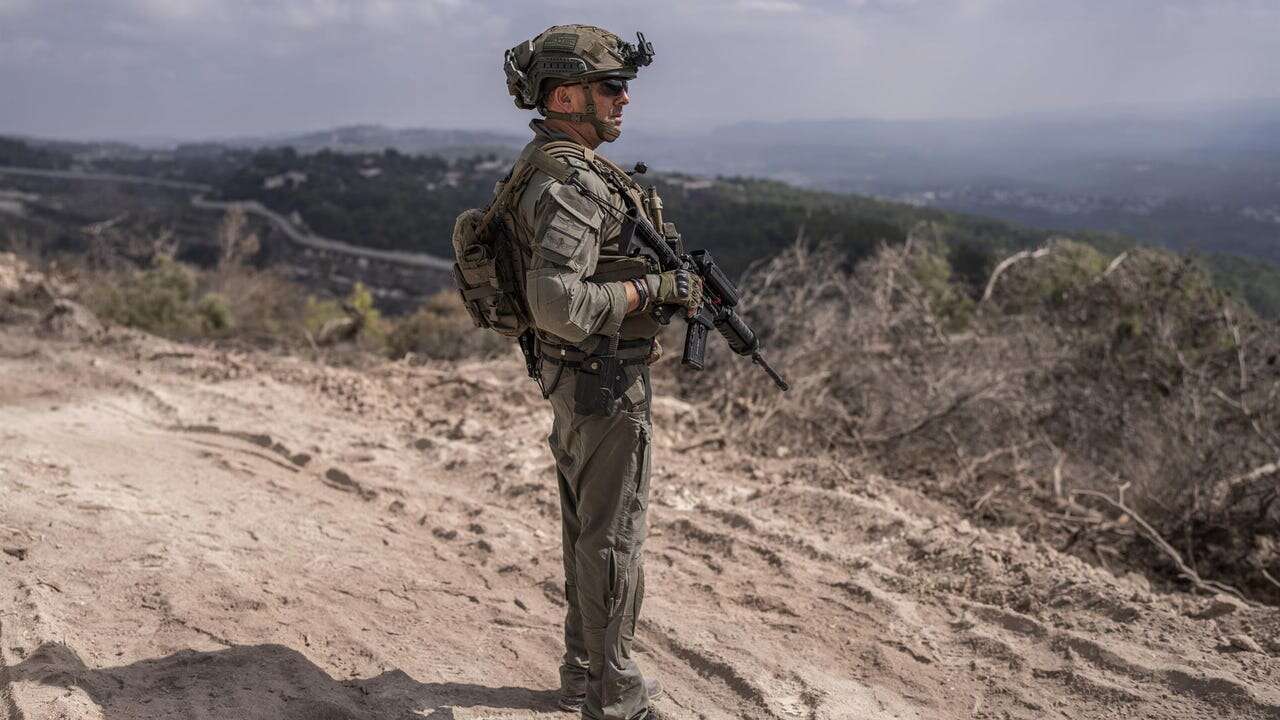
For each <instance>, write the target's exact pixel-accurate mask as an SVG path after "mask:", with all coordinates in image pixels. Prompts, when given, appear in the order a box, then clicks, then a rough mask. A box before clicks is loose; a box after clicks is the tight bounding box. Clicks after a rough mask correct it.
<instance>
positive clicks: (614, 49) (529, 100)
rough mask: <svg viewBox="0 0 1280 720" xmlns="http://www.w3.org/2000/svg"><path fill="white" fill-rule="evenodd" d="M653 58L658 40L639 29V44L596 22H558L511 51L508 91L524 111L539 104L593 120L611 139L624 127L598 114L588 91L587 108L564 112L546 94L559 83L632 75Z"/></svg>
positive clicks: (574, 118) (565, 115)
mask: <svg viewBox="0 0 1280 720" xmlns="http://www.w3.org/2000/svg"><path fill="white" fill-rule="evenodd" d="M651 62H653V43H650V42H648V41H646V40H645V39H644V34H643V33H636V43H635V44H634V45H633V44H632V43H629V42H626V41H624V40H623V39H622V38H620V37H618V36H617V35H614V34H613V33H611V32H609V31H608V30H604V29H602V28H598V27H595V26H593V25H556V26H554V27H550V28H547V29H546V30H545V31H543V32H542V34H540V35H538V36H537V37H535V38H534V39H532V40H526V41H524V42H522V43H520V44H519V45H517V46H515V47H513V48H511V49H510V50H508V51H507V53H506V58H505V63H504V68H505V70H506V73H507V92H509V93H510V94H511V97H512V98H513V99H514V100H515V103H516V107H518V108H520V109H521V110H533V109H535V108H536V109H537V110H538V111H539V112H541V113H542V114H543V115H544V116H546V117H549V118H556V119H559V120H568V121H570V122H589V123H591V125H592V127H594V128H595V129H596V132H597V133H599V135H600V138H601V139H602V140H605V141H606V142H613V141H614V140H617V139H618V136H619V135H621V131H620V130H618V129H617V128H616V127H614V126H613V125H611V124H609V123H607V122H604V121H603V120H600V119H599V118H597V117H596V103H595V98H594V97H593V95H592V93H590V92H588V93H587V108H586V112H580V113H562V112H555V111H551V110H548V109H547V108H546V107H545V106H544V105H543V103H542V100H543V98H544V97H545V93H546V92H547V91H548V90H550V89H551V88H553V87H556V86H557V85H566V84H575V85H578V84H580V85H585V84H587V83H591V82H595V81H597V80H604V79H606V78H622V79H627V80H630V79H632V78H634V77H635V76H636V71H637V70H638V69H639V68H642V67H644V66H646V65H648V64H649V63H651Z"/></svg>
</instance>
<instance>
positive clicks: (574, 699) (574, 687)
mask: <svg viewBox="0 0 1280 720" xmlns="http://www.w3.org/2000/svg"><path fill="white" fill-rule="evenodd" d="M561 675H562V676H563V672H562V673H561ZM644 689H645V692H647V693H648V694H649V701H650V702H652V701H654V700H657V699H659V698H661V697H662V696H663V695H665V694H666V690H664V689H663V688H662V683H661V682H659V681H658V680H657V679H656V678H645V679H644ZM586 701H587V678H586V676H583V677H582V678H581V680H578V679H577V678H574V679H573V680H572V681H570V682H569V683H566V682H565V680H564V678H563V677H561V681H560V702H559V705H560V709H561V710H564V711H566V712H578V711H580V710H582V704H583V703H585V702H586ZM650 712H652V710H650Z"/></svg>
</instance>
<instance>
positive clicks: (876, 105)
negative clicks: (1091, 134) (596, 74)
mask: <svg viewBox="0 0 1280 720" xmlns="http://www.w3.org/2000/svg"><path fill="white" fill-rule="evenodd" d="M565 22H586V23H592V24H598V25H601V26H604V27H606V28H609V29H611V30H613V31H614V32H618V33H620V34H623V35H624V36H626V37H628V38H633V37H634V33H635V30H637V29H639V30H643V31H644V32H645V34H646V36H647V37H648V38H649V40H651V41H652V42H653V43H654V45H655V49H656V51H657V57H656V59H655V61H654V64H653V65H652V66H650V67H649V68H646V69H644V70H642V71H641V75H640V79H639V80H638V81H637V82H636V83H635V84H634V85H633V93H632V95H633V104H632V106H631V108H629V109H628V115H629V116H630V119H629V121H628V125H629V127H636V126H642V127H646V128H651V129H655V130H662V129H667V128H674V127H681V128H693V129H696V128H710V127H713V126H715V125H720V124H726V123H732V122H736V121H739V120H785V119H797V118H803V119H830V118H847V117H879V118H903V117H912V118H921V117H923V118H935V117H960V116H982V115H1002V114H1009V113H1019V112H1027V111H1041V110H1056V109H1063V108H1078V107H1093V106H1100V105H1112V104H1133V103H1146V102H1184V101H1199V100H1215V99H1232V98H1256V97H1274V96H1277V95H1280V61H1278V60H1277V57H1278V55H1280V53H1278V52H1277V50H1278V49H1280V0H818V1H816V2H807V1H803V0H679V1H677V0H647V1H645V2H638V1H634V0H633V1H632V2H628V3H625V4H624V3H616V4H614V3H606V2H601V1H597V2H592V3H574V2H568V1H566V0H524V1H523V2H493V1H490V0H484V1H482V2H463V1H462V0H0V133H3V132H10V133H23V134H32V135H40V136H52V137H81V138H83V137H126V138H139V137H155V136H168V137H177V138H199V137H222V136H230V135H244V134H259V133H276V132H291V131H295V130H313V129H320V128H326V127H331V126H334V125H338V124H350V123H382V124H388V125H395V126H429V127H441V128H446V127H448V128H453V127H477V128H484V129H499V130H512V131H520V130H521V129H522V126H523V124H524V123H525V122H527V118H528V114H527V113H524V112H521V111H518V110H516V109H515V106H514V105H512V103H511V101H510V100H509V99H508V97H507V95H506V88H505V85H504V80H503V75H502V71H501V60H502V53H503V51H504V50H506V49H507V48H508V47H511V46H512V45H514V44H516V43H517V42H519V41H521V40H523V39H527V38H529V37H531V36H533V35H535V34H537V33H538V32H540V31H541V30H543V29H545V28H546V27H547V26H549V25H552V24H559V23H565Z"/></svg>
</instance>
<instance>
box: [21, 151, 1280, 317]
mask: <svg viewBox="0 0 1280 720" xmlns="http://www.w3.org/2000/svg"><path fill="white" fill-rule="evenodd" d="M366 130H367V129H366ZM352 132H354V133H355V135H354V136H355V137H357V138H360V137H365V136H366V135H368V134H370V133H371V134H372V136H373V137H382V135H381V134H379V133H375V132H372V130H369V131H368V133H366V132H364V131H361V132H355V131H354V130H353V131H352ZM340 135H341V134H340ZM341 136H342V137H346V135H341ZM308 147H311V146H308ZM6 148H8V150H6ZM59 148H61V149H59ZM5 152H9V155H8V156H6V155H5V154H4V153H5ZM32 152H37V150H33V149H32V148H30V147H28V146H27V145H24V144H22V143H17V144H13V145H12V146H8V145H6V146H0V165H4V164H7V163H11V162H12V163H16V162H19V161H21V160H22V159H23V158H25V157H27V156H28V155H29V154H30V153H32ZM38 152H40V153H45V154H46V155H47V157H46V155H41V156H40V157H41V158H43V159H42V160H41V162H43V163H46V164H49V165H50V166H56V167H68V166H74V167H79V168H82V169H86V170H89V171H101V172H113V173H125V174H136V175H142V176H147V177H156V178H162V179H165V180H176V181H182V182H198V183H204V184H208V185H211V186H213V187H215V188H216V191H217V193H218V194H219V195H220V196H221V197H222V198H224V199H236V200H256V201H260V202H262V203H263V204H264V205H266V206H267V207H269V208H271V209H273V210H275V211H277V212H279V213H281V214H284V215H286V216H292V217H296V218H298V219H300V220H301V221H302V223H303V224H304V225H305V226H306V227H307V228H308V229H310V230H312V231H314V232H316V233H318V234H320V235H323V236H326V237H330V238H335V239H338V240H342V241H346V242H350V243H353V244H357V245H363V246H368V247H373V248H380V249H389V250H408V251H414V252H427V253H433V254H436V255H441V256H446V257H447V256H448V255H449V254H450V253H451V247H450V242H449V237H450V233H451V231H452V227H453V220H454V218H455V217H456V215H457V214H458V212H460V211H461V209H463V208H466V207H474V206H480V205H482V204H484V203H485V202H487V200H488V198H489V196H490V194H491V192H492V186H493V183H494V182H495V181H496V180H497V179H498V178H499V177H501V175H502V174H503V173H504V172H505V170H506V161H505V160H504V159H503V156H501V155H497V154H492V153H490V154H485V155H472V156H466V157H455V158H453V159H448V160H446V159H444V158H442V157H435V156H422V155H411V154H405V153H402V152H399V151H396V150H391V149H388V150H385V151H382V152H372V153H370V152H356V151H354V150H353V151H350V152H335V151H333V150H331V149H328V148H327V147H326V148H322V149H320V150H318V151H317V152H312V153H304V152H298V151H297V150H295V149H292V148H265V149H256V150H250V149H246V148H243V147H230V146H222V145H217V144H209V145H188V146H180V147H178V148H175V149H173V150H171V151H153V152H143V151H141V150H140V149H134V150H133V151H130V152H119V151H115V150H111V149H110V148H107V147H96V146H95V147H85V146H71V147H66V146H50V147H48V148H42V149H40V150H38ZM23 153H26V154H23ZM59 153H60V154H59ZM6 158H8V159H6ZM639 178H640V180H641V181H642V182H644V183H650V182H652V183H656V184H657V185H658V186H659V187H660V189H661V190H662V192H663V196H664V199H665V200H666V203H667V208H668V210H667V216H668V219H671V220H675V221H676V222H677V224H678V226H679V227H680V229H681V231H682V232H683V233H684V235H685V237H686V240H687V242H688V243H689V244H690V246H692V247H702V248H706V249H709V250H711V251H712V252H713V253H714V254H715V255H716V256H717V257H718V258H720V260H721V263H722V264H723V265H724V266H725V267H726V268H727V269H728V270H729V271H730V272H731V273H733V274H740V273H741V272H743V271H745V270H746V269H747V268H748V267H749V266H750V265H751V264H752V263H755V262H758V261H762V260H764V259H767V258H768V257H771V256H772V255H774V254H776V253H777V252H778V251H779V250H780V249H781V248H783V247H786V246H787V244H788V243H790V242H791V241H792V240H794V239H795V238H796V236H797V235H798V234H801V233H803V234H804V235H805V236H806V237H808V238H816V239H827V240H831V241H833V242H834V243H836V244H837V245H838V246H839V247H841V248H843V249H845V251H846V253H847V256H848V257H849V259H850V261H853V262H856V261H857V260H859V259H862V258H864V257H866V256H868V255H869V254H870V253H871V252H872V251H873V250H874V249H875V248H876V247H879V246H880V245H881V244H885V243H888V244H895V243H901V242H902V241H903V239H904V238H905V237H906V235H907V232H908V231H909V230H910V229H911V228H913V227H915V226H917V225H918V224H919V223H921V222H929V223H933V224H934V225H936V226H937V227H938V228H939V230H940V232H941V238H942V239H943V241H944V242H946V243H947V245H948V247H949V248H950V251H949V261H950V264H951V266H952V268H953V270H954V272H955V273H956V274H957V276H958V277H959V278H960V279H962V280H964V281H966V282H968V283H969V285H970V292H971V293H973V294H975V295H976V293H978V292H980V289H981V287H980V286H981V283H982V282H983V281H984V280H985V278H986V277H987V276H988V275H989V274H990V272H991V271H992V269H993V268H994V267H995V264H996V263H997V262H999V260H1000V259H1001V258H1003V257H1005V256H1007V255H1009V254H1010V253H1012V252H1015V251H1017V250H1022V249H1027V248H1032V247H1039V246H1042V245H1044V244H1045V243H1046V242H1047V241H1048V240H1049V239H1050V238H1052V237H1054V236H1056V235H1058V234H1059V233H1058V232H1055V231H1051V230H1044V229H1036V228H1034V227H1030V226H1027V225H1019V224H1015V223H1010V222H1005V221H1001V220H995V219H992V218H989V217H982V216H980V215H972V214H964V213H957V212H951V211H947V210H943V209H937V208H930V207H919V206H917V205H913V204H909V203H899V202H889V201H885V200H878V199H874V198H870V197H866V196H861V195H850V194H846V193H833V192H822V191H817V190H810V189H802V188H798V187H795V186H792V185H787V184H785V183H781V182H776V181H769V180H760V179H752V178H743V177H722V178H717V179H714V180H712V179H706V178H699V177H694V176H689V175H681V174H675V173H652V174H648V175H643V176H639ZM4 184H5V186H10V185H12V186H13V187H15V188H16V189H19V190H22V191H36V192H39V193H42V194H44V195H46V196H48V198H49V199H52V200H54V201H55V202H56V201H57V199H58V198H59V197H60V196H62V195H71V196H74V195H76V191H75V186H73V185H69V184H67V183H62V184H50V183H48V182H43V183H37V182H33V181H31V180H23V179H19V178H14V177H6V178H4ZM80 195H83V193H80ZM107 197H108V199H109V198H110V197H111V196H107ZM137 199H138V198H137V197H136V193H135V194H133V196H132V197H130V198H129V200H130V201H131V202H133V204H134V205H136V204H137V203H136V200H137ZM89 201H90V202H92V203H94V205H95V206H97V208H98V209H96V210H95V212H97V213H99V215H100V217H99V218H98V219H105V218H109V217H111V216H112V215H113V214H118V213H119V212H123V211H124V210H125V209H127V208H126V207H125V204H124V203H121V206H120V209H118V210H116V211H115V212H114V213H113V212H112V210H111V208H110V207H101V206H102V204H103V203H102V199H101V198H99V197H96V196H95V197H91V198H89ZM85 202H86V200H85V198H84V197H76V198H75V199H74V200H72V201H71V202H66V203H61V209H63V210H67V209H70V210H75V209H77V208H78V207H79V206H82V205H83V204H84V203H85ZM178 212H180V211H175V210H169V211H168V213H169V215H170V217H171V222H172V223H173V224H179V223H184V224H185V225H186V226H187V227H190V226H191V225H192V224H193V220H192V219H191V213H187V212H181V215H182V216H183V217H182V220H181V221H179V220H178V219H177V213H178ZM80 216H81V217H82V218H84V219H83V220H82V221H81V222H82V223H84V224H87V223H88V222H90V220H89V219H88V218H87V217H84V211H83V210H81V212H80ZM1034 217H1036V218H1039V219H1043V220H1045V221H1046V222H1050V221H1052V220H1053V218H1046V217H1042V216H1034ZM158 220H159V221H160V222H164V217H163V215H161V217H159V218H158ZM213 220H214V218H210V217H206V221H205V222H204V223H203V227H204V232H205V233H206V234H210V233H211V231H212V227H213V225H214V224H215V223H214V222H213ZM1119 222H1120V221H1119V220H1117V223H1119ZM1126 222H1128V221H1126ZM14 223H15V221H14V220H12V219H11V218H7V217H6V216H5V215H3V214H0V228H2V227H3V226H4V225H6V224H9V225H12V224H14ZM1118 226H1120V227H1129V226H1128V225H1125V224H1123V223H1121V224H1119V225H1118ZM1193 226H1194V227H1200V228H1201V229H1203V227H1204V226H1200V225H1193V224H1191V223H1187V224H1185V227H1186V228H1191V227H1193ZM1180 227H1181V226H1180ZM1070 229H1071V234H1072V236H1073V237H1076V238H1079V239H1081V240H1083V241H1085V242H1087V243H1089V244H1090V245H1092V246H1094V247H1095V248H1098V249H1099V250H1101V251H1102V252H1104V253H1106V254H1108V255H1112V256H1114V255H1116V254H1118V253H1120V252H1122V251H1123V250H1125V249H1127V248H1130V247H1133V246H1134V245H1135V240H1134V239H1133V238H1132V237H1130V236H1125V235H1119V234H1116V233H1102V232H1095V231H1090V230H1087V229H1081V227H1078V226H1071V228H1070ZM68 231H70V232H68ZM60 232H61V234H62V235H64V236H65V235H68V234H74V229H73V228H64V229H63V230H61V231H60ZM1197 232H1198V231H1197ZM52 234H53V235H58V234H59V232H58V231H55V232H53V233H52ZM197 235H198V233H197ZM1168 240H1169V243H1170V244H1174V245H1177V244H1178V243H1179V242H1181V241H1180V240H1178V238H1175V237H1172V236H1170V237H1169V238H1168ZM58 242H61V241H58ZM184 242H187V243H188V244H190V243H192V242H194V243H196V244H200V243H206V244H207V243H208V242H209V239H207V238H206V239H204V240H202V239H201V238H199V237H195V238H189V239H188V240H186V241H184ZM64 244H65V243H64ZM71 244H72V245H74V243H71ZM1184 245H1185V244H1184ZM1199 247H1207V248H1212V247H1214V246H1213V245H1212V244H1202V245H1200V246H1199ZM1241 247H1243V246H1241ZM180 250H182V251H183V253H184V255H188V254H189V255H190V256H191V257H200V256H201V255H202V252H192V253H186V248H185V247H184V248H180ZM1200 258H1201V261H1202V262H1203V263H1204V264H1205V265H1206V266H1207V267H1208V268H1209V269H1210V270H1211V271H1212V272H1213V273H1214V276H1215V278H1216V280H1217V282H1218V283H1219V285H1220V286H1221V287H1223V288H1226V289H1228V290H1230V291H1231V292H1233V293H1235V294H1236V295H1237V296H1238V297H1240V298H1241V299H1243V300H1245V301H1246V302H1248V303H1249V304H1250V305H1251V306H1252V307H1253V308H1254V309H1256V310H1257V311H1259V312H1260V313H1262V314H1264V315H1267V316H1269V317H1277V316H1280V266H1277V265H1273V264H1271V263H1269V262H1266V261H1261V260H1256V259H1252V258H1244V257H1241V256H1233V255H1228V254H1221V253H1212V252H1211V253H1207V254H1204V255H1201V256H1200Z"/></svg>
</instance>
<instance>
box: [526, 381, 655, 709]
mask: <svg viewBox="0 0 1280 720" xmlns="http://www.w3.org/2000/svg"><path fill="white" fill-rule="evenodd" d="M546 371H549V372H550V374H551V375H554V374H555V369H552V368H550V367H547V366H544V372H546ZM624 372H625V374H626V375H625V377H626V382H627V385H628V388H627V390H626V392H625V394H624V399H623V401H622V408H621V410H620V411H619V412H618V413H616V414H615V415H613V416H612V417H600V416H590V415H580V414H577V413H575V412H574V402H573V392H574V378H575V374H576V373H575V372H574V371H573V370H572V369H571V368H568V367H566V368H563V372H562V375H561V377H560V379H559V382H558V383H557V384H556V386H555V389H554V390H553V391H552V393H551V396H550V400H551V407H552V410H553V411H554V415H555V420H554V423H553V425H552V429H551V435H550V437H549V438H548V441H549V443H550V445H551V454H552V456H553V457H554V458H555V462H556V470H557V475H558V479H559V486H560V513H561V523H562V531H563V532H562V539H563V544H564V578H565V601H566V605H567V610H566V612H565V622H564V644H565V654H564V659H563V662H562V663H561V666H560V676H561V688H562V690H564V689H567V690H569V691H571V692H575V693H576V692H577V691H579V690H580V689H581V690H585V691H586V702H585V704H584V705H583V708H582V717H584V718H589V719H590V720H632V719H633V718H636V717H639V716H641V715H643V713H644V712H645V711H646V710H647V709H648V707H649V697H648V693H647V691H646V689H645V684H644V678H643V676H642V675H641V673H640V669H639V668H638V667H637V666H636V663H635V661H634V660H633V659H632V657H631V642H632V639H633V638H634V637H635V632H636V619H637V618H638V617H639V615H640V605H641V602H642V601H643V600H644V567H643V562H642V560H641V549H642V547H643V546H644V539H645V513H646V509H647V507H648V505H649V463H650V437H651V435H652V418H651V416H650V411H649V403H650V400H651V399H652V389H651V386H650V383H649V368H648V367H647V366H645V365H629V366H626V367H625V368H624Z"/></svg>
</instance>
